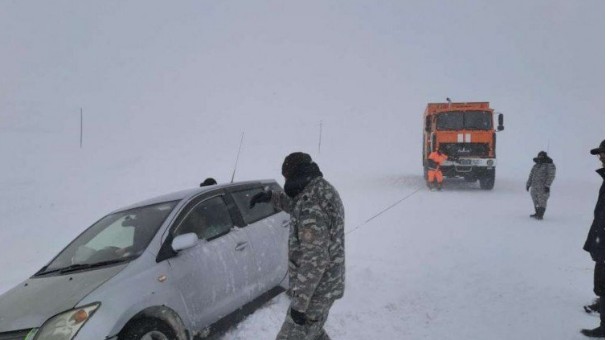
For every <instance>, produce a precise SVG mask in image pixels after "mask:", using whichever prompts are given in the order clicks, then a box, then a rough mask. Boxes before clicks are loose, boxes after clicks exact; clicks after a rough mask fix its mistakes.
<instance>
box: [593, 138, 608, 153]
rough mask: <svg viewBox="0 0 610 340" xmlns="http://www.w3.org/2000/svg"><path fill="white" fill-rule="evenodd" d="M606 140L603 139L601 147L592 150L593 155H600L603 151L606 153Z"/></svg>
mask: <svg viewBox="0 0 610 340" xmlns="http://www.w3.org/2000/svg"><path fill="white" fill-rule="evenodd" d="M605 141H606V140H605V139H604V140H603V141H602V142H601V143H600V144H599V148H596V149H592V150H591V154H592V155H599V154H600V153H602V152H603V153H606V151H605V148H604V142H605Z"/></svg>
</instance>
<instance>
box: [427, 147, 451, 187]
mask: <svg viewBox="0 0 610 340" xmlns="http://www.w3.org/2000/svg"><path fill="white" fill-rule="evenodd" d="M447 158H448V157H447V155H445V154H444V153H443V152H442V151H441V150H440V149H439V148H438V146H437V147H436V148H435V149H434V151H432V152H430V154H429V155H428V188H429V189H432V187H433V185H434V182H435V181H436V188H437V189H438V190H442V189H443V172H442V171H441V165H442V164H443V163H445V161H446V160H447Z"/></svg>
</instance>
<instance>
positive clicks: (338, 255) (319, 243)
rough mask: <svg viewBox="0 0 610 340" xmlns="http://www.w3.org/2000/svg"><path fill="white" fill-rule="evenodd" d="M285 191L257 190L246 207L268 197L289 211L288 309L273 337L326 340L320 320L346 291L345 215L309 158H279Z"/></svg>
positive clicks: (297, 154) (301, 155)
mask: <svg viewBox="0 0 610 340" xmlns="http://www.w3.org/2000/svg"><path fill="white" fill-rule="evenodd" d="M282 175H283V176H284V178H285V179H286V183H285V184H284V190H283V191H281V190H273V191H265V192H261V193H258V194H256V195H254V196H253V197H252V199H251V200H250V207H253V206H254V205H255V204H257V203H260V202H268V201H271V202H272V203H273V205H274V206H275V207H277V208H278V209H282V210H284V211H285V212H287V213H289V214H290V236H289V239H288V259H289V261H288V274H289V285H290V288H289V290H288V295H289V296H290V300H291V303H290V307H289V308H288V312H287V314H286V318H285V320H284V324H283V325H282V328H281V329H280V331H279V333H278V335H277V337H276V340H310V339H311V340H330V337H329V336H328V334H327V333H326V331H324V324H325V323H326V320H327V318H328V313H329V311H330V308H331V306H332V305H333V303H334V301H335V300H337V299H340V298H341V297H342V296H343V292H344V290H345V246H344V242H345V241H344V239H345V236H344V223H345V222H344V220H345V214H344V210H343V203H342V201H341V197H340V196H339V193H338V192H337V190H335V188H334V187H333V186H332V185H331V184H330V183H329V182H328V181H326V179H324V177H323V175H322V172H321V171H320V169H319V168H318V165H317V164H316V163H315V162H313V161H312V159H311V156H309V155H308V154H306V153H303V152H295V153H291V154H290V155H288V156H287V157H286V159H285V160H284V164H283V165H282Z"/></svg>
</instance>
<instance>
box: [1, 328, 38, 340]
mask: <svg viewBox="0 0 610 340" xmlns="http://www.w3.org/2000/svg"><path fill="white" fill-rule="evenodd" d="M31 331H32V330H31V329H23V330H20V331H13V332H7V333H0V340H24V339H25V337H26V336H27V335H28V334H30V332H31Z"/></svg>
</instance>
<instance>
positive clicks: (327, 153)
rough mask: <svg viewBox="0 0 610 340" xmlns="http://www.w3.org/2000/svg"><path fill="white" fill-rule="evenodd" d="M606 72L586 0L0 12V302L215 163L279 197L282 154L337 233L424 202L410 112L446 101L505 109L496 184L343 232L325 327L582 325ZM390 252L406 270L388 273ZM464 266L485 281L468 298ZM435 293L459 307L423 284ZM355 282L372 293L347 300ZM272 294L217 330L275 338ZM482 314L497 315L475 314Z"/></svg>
mask: <svg viewBox="0 0 610 340" xmlns="http://www.w3.org/2000/svg"><path fill="white" fill-rule="evenodd" d="M604 67H605V64H604V2H603V1H599V0H592V1H576V0H573V1H564V0H553V1H551V0H544V1H543V0H528V1H523V0H520V1H510V2H508V1H502V2H500V1H484V0H470V1H423V0H422V1H382V2H373V1H360V0H349V1H347V0H345V1H332V2H330V1H307V2H287V1H256V2H253V1H250V2H247V1H237V2H226V1H181V2H172V3H169V2H165V1H157V0H150V1H129V2H125V1H106V0H105V1H53V2H43V1H38V2H34V1H16V0H15V1H10V0H5V1H2V2H0V75H1V76H0V159H1V163H0V164H1V166H0V214H2V216H3V218H2V220H0V270H2V271H3V272H4V273H5V275H4V276H3V277H2V278H0V294H1V293H3V292H5V291H7V290H8V289H10V288H11V287H12V286H14V285H16V284H17V283H18V282H20V281H21V280H23V279H25V278H26V277H28V276H29V275H31V274H33V273H34V272H35V271H36V270H37V269H39V268H40V267H41V266H42V265H44V264H45V263H47V262H48V261H49V260H50V259H51V258H52V256H54V255H55V254H57V252H59V251H60V250H61V249H62V248H63V247H64V246H65V245H66V244H67V243H68V242H69V241H70V240H71V239H73V238H74V237H75V236H76V235H78V233H80V232H81V231H82V230H83V229H84V228H86V227H87V226H88V225H91V224H92V223H93V222H94V221H96V220H97V219H98V218H100V217H102V216H103V215H104V214H106V213H108V212H109V211H112V210H114V209H117V208H120V207H122V206H126V205H128V204H131V203H134V202H136V201H139V200H143V199H146V198H149V197H152V196H156V195H161V194H165V193H168V192H172V191H177V190H181V189H185V188H192V187H196V186H198V184H199V183H200V182H201V181H202V180H203V179H205V178H206V177H215V178H216V179H217V180H218V182H220V183H223V182H228V181H230V180H231V176H232V173H233V171H234V170H236V171H235V179H236V180H249V179H261V178H274V179H276V180H277V181H278V183H280V184H283V178H282V177H281V174H280V167H281V163H282V161H283V159H284V157H285V156H286V155H287V154H288V153H290V152H294V151H304V152H308V153H310V154H311V155H312V156H313V158H314V160H315V161H316V162H317V163H318V164H319V165H320V168H321V170H322V172H323V173H324V175H325V177H326V178H327V179H329V181H330V182H331V183H333V184H335V185H336V186H337V188H338V189H339V191H340V192H341V194H342V197H343V199H344V203H345V206H346V229H347V230H350V231H351V230H354V228H356V227H360V226H363V225H365V224H366V221H367V220H368V219H369V218H371V217H372V216H375V214H378V213H379V212H380V211H382V210H383V209H385V208H387V207H389V206H391V205H392V204H394V203H395V202H397V201H399V200H401V199H402V198H404V197H406V196H407V195H411V194H413V193H414V192H417V191H418V190H420V189H421V187H422V186H423V179H422V178H421V177H422V176H421V175H422V164H421V147H422V145H421V143H422V129H423V112H424V109H425V107H426V104H427V103H429V102H443V101H445V100H446V98H451V100H452V101H453V102H461V101H489V102H490V103H491V106H492V107H493V108H494V109H495V110H496V112H502V113H503V114H504V121H505V127H506V129H505V130H504V131H502V132H498V135H497V137H498V142H497V145H498V152H497V155H498V156H497V160H498V165H497V179H496V188H495V189H494V190H493V191H491V192H487V191H478V189H476V191H475V190H473V188H471V187H469V186H468V185H464V186H462V184H458V185H457V186H456V185H455V184H454V186H453V187H451V186H449V189H448V190H447V192H446V193H445V192H443V193H439V195H437V196H434V195H435V194H436V193H428V192H427V191H425V190H422V191H419V193H418V194H417V195H416V196H413V198H412V199H409V201H405V202H406V203H404V204H402V205H399V206H397V207H396V208H395V209H394V210H391V211H389V212H388V214H387V215H385V216H384V218H385V219H384V218H379V219H376V220H375V221H374V222H373V223H371V225H366V228H362V229H361V230H360V231H359V232H358V233H354V234H353V235H355V236H353V239H348V240H347V252H348V264H349V265H350V266H351V267H350V268H348V283H347V289H348V294H346V298H345V299H343V300H342V301H341V303H340V304H339V305H338V308H337V309H336V311H335V312H334V313H336V314H335V315H334V316H333V314H331V318H330V319H329V327H330V331H331V334H332V335H339V336H340V337H341V336H342V338H346V339H348V338H349V339H352V338H354V335H361V336H362V334H364V336H368V335H367V334H368V333H367V332H370V331H371V330H374V329H375V328H374V327H373V326H375V325H385V326H386V327H385V329H386V330H387V331H388V333H387V334H386V335H388V338H392V337H393V336H394V334H403V335H404V334H413V336H414V338H422V337H423V336H428V335H429V336H430V337H431V338H447V336H449V335H451V334H459V335H462V336H464V338H477V335H478V336H480V338H483V339H486V338H489V337H490V336H495V337H498V334H497V332H496V330H498V331H499V332H500V335H504V336H505V337H507V338H510V335H511V334H513V333H511V332H514V330H512V329H510V328H511V327H512V325H515V324H519V325H522V324H524V323H528V325H527V327H523V328H522V329H520V330H519V332H520V333H519V334H520V335H523V336H524V337H527V336H528V335H537V334H538V333H540V332H543V333H542V334H545V335H540V336H542V337H544V336H546V335H548V334H549V333H546V330H547V329H546V328H544V326H548V327H549V328H552V327H554V325H557V324H558V323H561V328H556V329H554V332H556V333H557V334H559V335H560V334H565V333H561V332H566V331H567V332H571V331H572V330H574V332H576V330H577V329H578V328H577V327H589V326H592V325H593V323H592V322H593V321H591V324H587V322H588V321H585V319H586V318H587V317H588V316H582V315H580V314H577V313H578V312H581V306H580V304H584V303H586V302H588V300H587V299H588V298H589V295H590V294H592V293H591V292H590V290H591V289H590V288H591V287H589V286H588V285H589V284H590V276H591V275H592V269H591V268H589V267H592V262H590V261H589V258H588V256H587V255H586V254H585V253H584V252H583V251H582V250H581V249H580V248H581V246H582V243H581V241H582V242H584V237H585V236H586V231H587V228H588V226H589V223H590V220H591V218H592V211H593V204H594V199H595V195H596V193H597V191H596V190H597V188H598V186H599V183H600V179H599V177H598V176H597V175H596V174H595V173H593V171H594V170H595V169H596V168H598V167H599V161H598V160H597V159H596V157H593V156H591V155H590V154H589V150H590V149H591V148H593V147H596V146H597V145H599V142H600V141H601V140H602V139H603V138H604V133H605V130H604V117H605V115H604ZM81 109H82V112H83V139H82V147H81V145H80V143H81V140H80V126H81V120H80V112H81ZM242 133H243V135H244V140H243V145H242V147H241V150H240V139H241V136H242ZM238 150H240V152H239V160H238V162H237V168H236V169H235V168H234V166H235V164H236V157H237V155H238ZM540 150H547V151H548V153H549V155H550V157H551V158H553V159H554V161H555V164H556V166H557V178H556V180H555V183H554V186H553V194H552V197H551V199H550V202H549V211H548V216H549V217H548V220H550V222H548V223H547V221H546V220H545V223H547V224H544V227H536V228H532V226H531V225H529V224H528V223H530V222H531V221H530V219H529V217H527V215H529V213H530V211H529V210H530V207H531V201H530V197H529V194H528V193H526V192H525V182H526V180H527V176H528V174H529V171H530V168H531V166H532V164H533V163H532V158H533V157H534V156H535V155H536V154H537V153H538V151H540ZM555 188H557V190H556V189H555ZM473 207H476V208H478V209H479V210H478V211H479V213H481V215H480V216H478V219H477V223H474V224H473V223H471V222H472V219H471V218H469V216H468V215H467V214H465V213H464V211H468V209H472V208H473ZM439 208H440V209H439ZM405 216H408V217H409V219H407V220H405ZM430 216H434V217H435V218H436V219H435V220H434V221H432V222H431V221H430ZM545 219H547V217H546V216H545ZM422 226H426V227H428V226H434V227H436V228H422ZM454 227H455V228H454ZM490 227H491V228H490ZM383 228H385V229H383ZM456 228H457V229H456ZM378 230H381V231H383V230H392V232H391V233H384V232H378ZM360 233H361V234H360ZM497 235H500V236H497ZM549 235H552V237H551V238H552V240H551V241H550V242H547V241H548V240H549V237H550V236H549ZM496 236H497V237H496ZM383 237H385V239H384V238H383ZM579 237H582V240H580V239H579ZM490 239H493V240H494V241H493V242H492V243H489V242H487V241H489V240H490ZM422 240H426V241H425V242H422ZM456 240H457V242H456ZM430 244H433V245H436V246H429V245H430ZM541 244H544V245H545V246H544V247H539V245H541ZM497 247H499V248H497ZM371 249H374V253H375V255H376V257H375V256H373V257H371V256H370V255H371V254H370V253H372V252H371V251H370V250H371ZM439 249H440V250H443V251H438V250H439ZM471 249H474V250H475V252H472V250H471ZM494 249H503V251H502V252H500V251H498V252H497V253H494V257H493V258H491V259H490V258H489V254H490V251H492V250H494ZM24 250H27V251H24ZM476 251H480V253H478V252H476ZM532 252H533V253H534V257H535V259H536V260H535V261H529V260H528V259H527V258H529V257H528V256H527V255H529V254H531V253H532ZM384 256H387V257H384ZM389 257H395V258H393V260H395V261H402V260H400V259H402V258H406V259H408V261H406V262H405V261H403V262H401V265H406V266H405V267H404V268H401V270H399V271H396V270H395V269H396V266H395V265H394V262H391V261H389V262H387V263H386V262H384V261H382V260H383V259H387V258H389ZM481 258H485V259H488V262H485V261H483V262H480V261H479V260H480V259H481ZM494 259H495V260H494ZM492 260H493V261H496V260H497V261H496V262H494V263H493V264H492V265H490V262H491V261H492ZM431 263H432V264H437V265H439V267H433V266H430V264H431ZM459 263H466V264H468V266H464V267H461V266H459V265H458V264H459ZM522 266H525V268H523V267H522ZM587 266H589V267H587ZM435 268H445V269H446V270H435ZM464 268H469V271H464ZM549 268H551V269H549ZM542 270H550V271H551V273H550V274H549V275H539V274H540V273H541V271H542ZM490 273H492V274H490ZM507 273H508V274H507ZM471 274H475V275H474V276H473V277H477V278H486V277H488V278H489V277H491V278H492V280H491V281H485V282H486V283H485V284H482V285H481V286H476V285H472V284H471V281H470V277H471V276H470V275H471ZM385 275H388V276H389V277H391V280H390V281H388V280H385V278H386V276H385ZM506 277H509V278H510V280H508V281H507V280H506ZM494 279H495V280H497V281H494ZM449 281H452V282H453V284H454V286H455V287H457V288H456V289H458V290H463V291H465V292H469V294H464V295H463V296H458V295H456V294H455V293H456V291H455V290H453V291H452V290H451V289H449V291H447V289H448V286H447V285H443V284H441V285H439V284H438V283H439V282H449ZM481 281H484V280H481ZM405 282H406V283H405ZM388 283H389V288H388V287H387V286H384V285H388ZM369 286H383V287H385V288H386V291H384V290H383V289H381V288H380V289H379V290H378V292H377V294H376V295H371V296H368V295H367V296H364V294H365V293H367V292H370V290H367V287H369ZM404 287H408V289H409V290H408V291H405V290H404V289H403V288H404ZM430 287H433V289H432V288H430ZM515 287H516V288H515ZM520 287H521V288H520ZM522 287H526V288H523V289H522ZM549 287H550V288H549ZM576 287H577V288H576ZM497 290H500V291H502V294H504V295H502V294H496V291H497ZM566 291H569V292H570V293H569V294H564V293H565V292H566ZM350 293H351V294H352V295H351V296H350ZM358 294H360V295H358ZM477 294H483V295H485V294H489V296H492V298H490V299H489V300H488V305H487V306H483V307H486V308H489V311H490V312H489V313H488V312H487V311H488V310H487V309H483V310H479V309H476V308H475V309H472V308H469V306H470V305H468V303H469V302H470V300H469V301H467V302H465V301H462V300H461V299H462V298H464V299H465V300H466V297H475V298H476V297H477V296H479V295H477ZM401 295H404V296H402V297H401ZM558 295H561V296H565V297H566V300H563V299H556V298H555V297H556V296H558ZM448 296H451V297H452V298H451V299H450V300H451V301H452V302H451V301H450V303H449V304H447V303H446V302H447V297H448ZM485 296H487V295H485ZM502 296H506V297H508V299H509V300H510V299H520V301H521V303H523V304H528V306H529V307H531V309H527V308H526V309H525V311H526V312H527V311H530V314H527V313H525V314H524V312H523V310H521V309H520V308H519V306H516V305H514V304H507V303H506V301H505V300H504V298H502ZM367 299H369V300H371V301H373V300H374V303H369V300H367ZM401 299H402V300H401ZM286 300H287V299H285V298H284V299H283V300H282V299H280V300H279V302H278V300H277V299H276V300H274V301H275V302H273V303H272V304H271V306H270V307H269V306H268V308H266V309H263V310H262V312H257V313H258V314H256V316H255V317H254V319H250V321H249V322H248V321H247V322H246V323H245V326H243V327H245V328H242V329H238V330H234V331H233V333H230V334H229V335H228V337H230V338H244V339H246V338H251V337H250V336H251V335H252V334H255V335H257V336H262V337H268V338H270V337H272V336H273V335H274V334H275V333H276V331H277V329H279V325H280V324H281V318H282V317H283V316H282V314H283V313H284V311H285V307H286V306H287V304H288V302H287V301H286ZM551 300H552V301H553V304H549V303H548V302H549V301H551ZM396 301H403V302H405V303H404V305H400V304H397V305H400V306H399V307H396V305H395V304H394V303H395V302H396ZM387 306H390V307H392V308H395V307H396V308H399V309H392V308H390V309H387V310H386V309H384V308H386V307H387ZM478 307H481V306H478ZM504 307H508V308H507V310H503V309H499V308H504ZM358 308H362V310H363V313H361V314H353V310H357V309H358ZM384 310H386V312H385V313H384V312H383V311H384ZM394 310H396V311H397V312H393V311H394ZM498 310H503V311H504V312H505V314H503V315H504V316H505V317H506V318H507V320H508V321H509V322H507V323H506V324H500V323H502V322H500V320H495V321H494V322H495V324H492V325H491V326H490V327H486V325H485V324H479V323H478V321H480V320H485V319H486V318H489V317H490V316H491V315H495V313H496V312H497V311H498ZM558 310H561V313H560V318H559V319H560V320H561V322H558V321H557V320H555V319H553V318H552V317H551V315H555V314H554V313H556V312H557V311H558ZM379 311H382V312H381V313H379ZM551 311H552V312H551ZM401 313H402V314H401ZM435 313H436V314H435ZM429 314H430V315H432V317H438V318H437V319H436V320H437V322H438V320H441V321H443V320H444V321H443V322H441V323H442V324H443V325H448V326H447V327H446V328H441V329H438V328H435V324H434V323H433V322H432V321H430V320H432V319H430V315H429ZM457 314H459V315H461V318H458V319H455V318H453V316H455V315H457ZM581 314H582V313H581ZM367 315H369V316H370V315H373V316H376V317H375V318H373V319H370V320H369V319H366V318H365V317H366V316H367ZM404 315H407V316H406V318H407V319H408V322H404V320H403V319H402V317H403V316H404ZM532 315H535V316H536V317H539V316H542V318H541V319H542V320H541V321H542V326H540V325H541V324H538V323H537V322H538V321H539V320H538V319H537V318H536V317H533V316H532ZM471 316H472V318H471ZM360 317H362V319H360ZM399 317H400V318H399ZM333 318H334V319H333ZM252 320H263V322H261V323H257V322H256V321H252ZM333 320H334V321H333ZM361 320H364V322H361ZM447 320H451V322H449V323H447V322H446V321H447ZM472 320H475V321H474V322H472ZM367 321H368V323H367ZM501 321H503V320H501ZM430 322H432V323H430ZM469 322H472V323H469ZM345 323H347V324H348V325H351V326H350V327H347V330H343V328H344V327H343V325H344V324H345ZM464 324H469V325H477V326H478V328H476V327H474V328H472V327H471V328H468V327H464ZM242 325H244V324H242ZM398 326H403V327H404V328H401V327H398ZM394 332H395V333H394ZM404 332H407V333H404ZM410 332H411V333H410ZM455 332H461V333H455ZM514 334H517V333H514ZM553 334H555V333H553ZM473 336H474V337H473ZM568 338H571V337H568Z"/></svg>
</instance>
